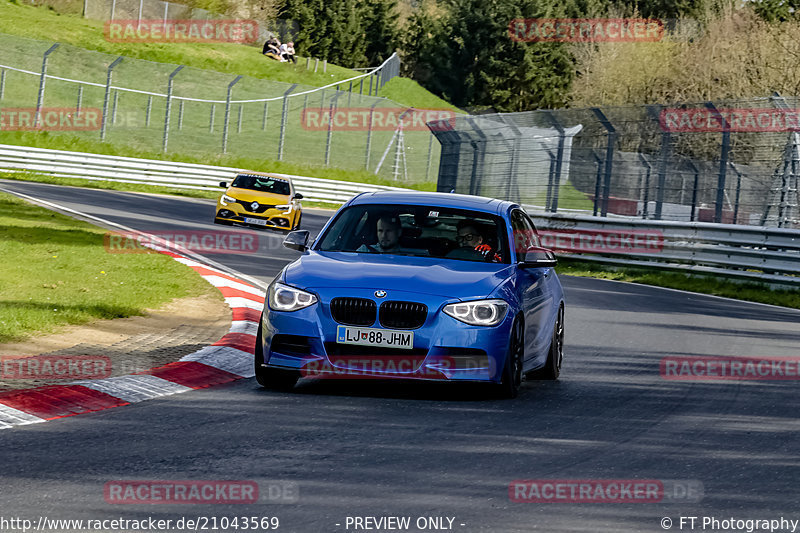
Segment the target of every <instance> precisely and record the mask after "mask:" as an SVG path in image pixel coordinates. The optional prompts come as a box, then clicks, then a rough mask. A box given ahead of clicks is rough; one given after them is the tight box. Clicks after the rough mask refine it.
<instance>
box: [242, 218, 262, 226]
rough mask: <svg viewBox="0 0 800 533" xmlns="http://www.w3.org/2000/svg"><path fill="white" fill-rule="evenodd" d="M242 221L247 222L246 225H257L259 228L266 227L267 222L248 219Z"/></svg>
mask: <svg viewBox="0 0 800 533" xmlns="http://www.w3.org/2000/svg"><path fill="white" fill-rule="evenodd" d="M244 221H245V222H247V223H248V224H257V225H259V226H266V225H267V221H266V220H262V219H260V218H248V217H245V219H244Z"/></svg>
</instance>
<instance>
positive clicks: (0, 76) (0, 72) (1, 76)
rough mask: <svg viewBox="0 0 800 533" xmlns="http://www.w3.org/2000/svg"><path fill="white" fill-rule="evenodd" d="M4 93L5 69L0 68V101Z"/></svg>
mask: <svg viewBox="0 0 800 533" xmlns="http://www.w3.org/2000/svg"><path fill="white" fill-rule="evenodd" d="M5 93H6V69H4V68H0V100H2V99H3V95H4V94H5Z"/></svg>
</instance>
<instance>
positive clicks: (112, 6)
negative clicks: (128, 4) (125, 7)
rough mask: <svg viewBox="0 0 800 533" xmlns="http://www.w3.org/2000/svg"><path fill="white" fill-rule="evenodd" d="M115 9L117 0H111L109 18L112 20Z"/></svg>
mask: <svg viewBox="0 0 800 533" xmlns="http://www.w3.org/2000/svg"><path fill="white" fill-rule="evenodd" d="M116 9H117V0H111V18H110V19H109V20H114V12H115V11H116Z"/></svg>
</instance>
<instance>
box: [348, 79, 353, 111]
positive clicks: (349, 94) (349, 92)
mask: <svg viewBox="0 0 800 533" xmlns="http://www.w3.org/2000/svg"><path fill="white" fill-rule="evenodd" d="M352 97H353V80H350V87H349V88H348V89H347V107H350V100H351V98H352Z"/></svg>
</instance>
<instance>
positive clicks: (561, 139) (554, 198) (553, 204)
mask: <svg viewBox="0 0 800 533" xmlns="http://www.w3.org/2000/svg"><path fill="white" fill-rule="evenodd" d="M545 115H546V116H547V118H549V119H550V122H551V123H552V124H553V127H554V128H555V129H556V130H558V152H557V153H556V167H555V173H554V174H553V177H554V178H555V181H554V183H553V184H552V189H553V193H552V195H551V197H550V204H549V205H547V206H545V207H547V208H548V210H549V211H550V212H551V213H556V212H558V190H559V189H560V188H561V168H562V163H563V161H564V143H565V137H566V134H565V133H564V126H562V125H561V123H560V122H559V121H558V119H557V118H556V115H555V113H553V112H552V111H549V110H548V111H545Z"/></svg>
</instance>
